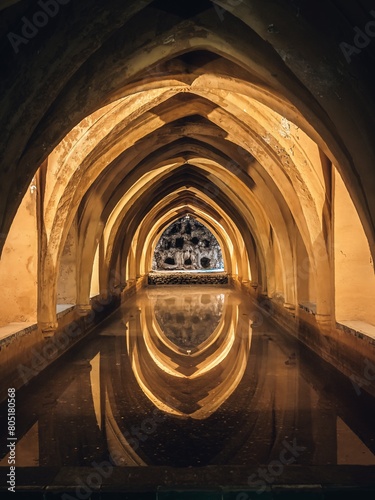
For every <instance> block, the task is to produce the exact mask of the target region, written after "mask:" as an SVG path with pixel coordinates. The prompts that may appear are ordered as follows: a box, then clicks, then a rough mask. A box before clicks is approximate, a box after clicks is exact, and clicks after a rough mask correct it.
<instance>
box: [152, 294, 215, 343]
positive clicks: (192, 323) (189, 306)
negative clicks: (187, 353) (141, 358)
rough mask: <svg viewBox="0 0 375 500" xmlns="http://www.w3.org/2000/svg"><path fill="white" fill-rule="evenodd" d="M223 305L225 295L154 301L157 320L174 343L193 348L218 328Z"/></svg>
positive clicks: (201, 295)
mask: <svg viewBox="0 0 375 500" xmlns="http://www.w3.org/2000/svg"><path fill="white" fill-rule="evenodd" d="M212 298H214V300H212ZM223 302H224V295H223V294H216V295H215V294H214V295H212V296H210V295H208V294H196V293H194V294H186V293H184V294H180V295H178V296H176V297H173V298H168V299H166V298H165V297H163V295H160V296H159V297H157V298H156V300H155V302H154V314H155V319H156V321H157V322H158V324H159V326H160V329H161V330H162V331H163V333H164V335H165V336H166V337H167V338H168V339H169V340H170V341H171V342H173V343H174V344H176V345H177V346H179V347H182V348H184V347H185V348H190V349H192V348H194V347H197V346H198V345H199V344H201V343H202V342H204V341H205V340H206V339H207V338H208V337H209V336H210V335H211V334H212V333H213V331H214V330H215V329H216V328H217V326H218V324H219V321H220V318H221V316H222V313H223Z"/></svg>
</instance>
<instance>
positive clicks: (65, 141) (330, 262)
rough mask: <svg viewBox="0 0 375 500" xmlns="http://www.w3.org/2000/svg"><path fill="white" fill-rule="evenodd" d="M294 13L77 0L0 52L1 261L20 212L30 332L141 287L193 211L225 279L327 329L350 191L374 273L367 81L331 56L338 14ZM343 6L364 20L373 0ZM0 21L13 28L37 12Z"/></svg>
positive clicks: (261, 7)
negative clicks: (29, 280)
mask: <svg viewBox="0 0 375 500" xmlns="http://www.w3.org/2000/svg"><path fill="white" fill-rule="evenodd" d="M9 3H10V2H7V4H9ZM294 4H295V2H288V1H281V2H280V1H271V2H264V1H261V0H256V1H254V0H253V1H250V0H242V1H237V0H236V1H234V0H220V1H219V0H218V1H216V0H215V1H212V2H211V1H208V0H204V1H202V0H201V1H190V2H187V1H181V2H171V1H162V0H155V1H150V0H142V1H139V0H134V1H129V2H126V6H124V2H122V1H120V0H107V1H106V2H96V3H95V6H93V5H92V2H89V1H88V0H87V1H86V0H83V1H80V2H79V3H78V2H74V5H73V3H71V4H69V5H64V6H63V5H62V4H61V5H60V10H59V15H58V16H57V17H56V19H55V20H50V24H48V26H46V28H45V30H44V31H43V30H42V29H41V30H40V33H39V35H38V36H35V38H33V40H30V43H29V42H28V43H27V44H25V45H24V46H20V47H19V51H18V52H17V53H10V52H9V48H10V47H9V45H8V46H2V47H1V48H0V52H1V53H2V54H4V56H6V57H4V60H5V61H7V62H6V63H5V69H6V71H7V73H6V75H7V76H5V77H4V78H3V81H2V84H3V89H2V90H3V91H2V94H1V95H2V101H1V102H2V108H1V109H2V116H1V117H0V126H1V127H2V131H3V141H2V144H1V145H0V147H1V149H0V151H1V154H2V158H3V165H4V168H2V169H1V172H0V186H1V188H0V189H1V196H0V213H1V217H2V219H1V227H2V234H3V238H2V240H1V246H2V248H3V255H4V256H5V258H8V257H6V256H8V255H9V254H10V253H11V251H12V249H13V250H14V245H15V244H13V239H12V238H13V237H14V234H16V233H17V231H18V232H19V231H20V229H17V227H18V228H20V227H21V226H17V224H18V219H17V217H18V216H19V214H20V213H21V212H20V211H22V210H28V209H27V207H28V206H29V204H30V203H31V205H32V206H33V207H34V208H33V210H35V214H34V216H35V218H36V220H37V221H38V222H37V230H36V236H35V240H36V241H34V240H33V245H37V247H38V248H37V250H36V251H35V252H34V254H33V255H32V256H31V257H32V258H34V259H35V260H36V262H37V264H36V267H37V271H36V272H35V276H34V275H33V283H34V288H33V292H32V293H31V296H32V298H33V300H34V299H35V303H30V304H29V306H27V307H26V306H25V313H24V316H25V317H28V319H30V320H33V321H34V320H36V321H37V322H38V324H39V326H40V330H41V331H44V332H54V331H55V330H56V329H57V328H58V319H57V313H56V306H57V305H58V304H70V303H73V305H75V306H77V308H78V309H80V310H81V312H82V311H83V312H84V311H85V310H86V311H88V310H89V309H90V307H91V306H90V304H91V300H92V296H93V295H99V296H100V297H102V298H103V299H106V298H108V297H110V296H112V295H113V294H116V293H121V291H122V290H123V289H124V288H125V289H126V288H129V287H131V286H133V285H134V284H136V283H139V282H140V281H142V280H143V279H144V278H145V276H147V274H148V273H149V272H150V270H151V267H152V256H153V252H154V249H155V245H156V243H157V241H158V239H159V238H160V235H161V234H162V232H163V230H164V229H165V228H166V227H168V225H169V224H171V222H173V221H174V220H176V218H178V217H182V216H184V215H186V214H188V213H190V214H192V215H193V216H194V217H196V218H197V220H199V221H201V222H202V223H203V224H204V225H206V226H207V227H208V228H209V230H210V231H211V232H212V233H213V234H214V235H215V237H216V238H217V240H218V242H219V243H220V245H221V248H222V249H223V257H224V263H225V270H226V272H227V273H228V274H229V275H230V276H231V278H232V279H233V280H234V282H236V283H240V284H242V285H244V286H250V285H251V286H252V287H253V288H254V289H257V293H258V294H260V295H262V296H267V297H268V298H269V299H277V300H278V301H279V303H281V304H285V305H287V306H288V307H289V306H290V307H291V308H294V309H296V308H297V310H298V306H299V305H303V304H309V307H311V310H313V311H314V314H315V315H316V318H317V321H318V323H319V322H320V323H319V324H320V325H321V324H329V325H333V324H335V321H336V317H335V310H336V309H335V308H336V304H335V301H336V299H337V297H336V295H337V292H335V286H336V285H337V280H336V278H335V272H334V263H335V262H336V261H335V258H336V257H337V256H336V253H337V254H338V253H339V252H338V251H337V252H336V253H335V249H334V245H335V241H334V238H335V237H336V236H335V234H336V233H335V227H336V226H335V213H338V212H339V211H340V210H341V213H344V212H343V209H342V206H343V205H344V201H343V200H344V197H347V198H345V200H349V203H350V207H352V205H353V210H352V213H354V214H355V217H357V219H358V220H357V219H355V223H354V222H353V227H354V225H355V234H358V235H361V238H363V239H362V240H361V241H365V242H366V245H365V247H366V248H365V250H363V254H362V253H361V255H360V257H359V254H360V252H359V250H358V253H356V256H355V258H353V261H355V262H357V263H358V262H359V260H361V262H362V263H363V262H365V261H366V265H367V268H368V267H371V266H372V264H371V265H370V266H369V265H368V261H369V260H370V257H371V256H372V257H374V254H375V246H374V241H375V240H374V236H375V231H374V220H375V201H374V196H373V193H374V191H375V177H374V175H373V165H374V162H375V149H374V144H373V141H371V140H370V139H371V134H372V132H373V129H374V116H375V114H374V113H372V111H373V109H374V96H373V93H372V92H371V91H370V90H369V89H371V88H372V85H373V80H371V78H370V77H371V74H370V73H371V69H369V70H368V72H367V74H363V71H362V66H361V65H360V64H357V62H356V61H353V65H352V66H350V67H349V65H348V64H347V63H346V61H345V57H344V55H343V53H342V51H341V50H340V43H339V42H340V41H341V40H342V37H348V36H350V33H351V25H350V23H348V21H347V19H348V15H349V14H348V8H347V7H346V6H341V5H340V6H337V5H336V2H333V1H330V2H323V1H319V2H318V3H316V4H315V6H314V8H312V7H309V6H307V5H305V2H301V5H302V4H303V5H302V7H303V8H302V7H301V9H300V10H298V15H297V14H296V9H295V6H294ZM359 5H361V6H362V8H360V7H359ZM367 7H368V9H367V11H366V8H367ZM24 9H26V10H24ZM349 10H350V16H351V17H350V16H349V18H351V19H353V21H352V22H356V23H358V24H360V23H362V24H364V23H366V19H367V21H368V19H369V18H366V16H365V15H364V12H370V6H367V2H366V1H362V2H360V3H358V6H357V7H354V6H353V7H352V9H349ZM316 12H319V16H317V15H316ZM3 13H4V26H3V29H4V30H5V34H6V33H7V31H6V30H8V31H9V30H11V31H12V32H19V31H20V29H21V26H20V21H19V19H21V18H22V16H20V14H22V15H25V16H29V17H30V16H31V17H32V14H33V9H32V7H28V8H26V7H24V5H23V3H22V2H13V5H12V6H9V7H8V8H5V9H4V11H3ZM369 15H370V14H369ZM337 19H339V23H338V27H337V29H336V30H332V29H330V28H331V27H332V24H331V25H329V22H330V21H332V20H337ZM66 40H69V43H66ZM373 51H374V49H373V47H369V50H368V51H364V52H363V54H361V55H360V56H358V59H359V60H361V61H362V62H363V61H365V62H366V61H367V62H371V61H373V54H374V52H373ZM13 52H14V51H13ZM26 61H27V64H26ZM368 67H371V65H370V64H369V65H368ZM20 68H22V71H21V70H20ZM42 68H43V71H42ZM25 79H26V80H27V82H28V85H27V88H25V83H24V82H25ZM341 181H342V182H343V186H344V188H343V189H342V191H340V190H341V187H340V186H341V184H340V183H341ZM30 183H32V184H31V189H30ZM339 192H340V193H341V194H340V196H341V198H340V203H338V202H336V200H337V199H338V194H337V193H339ZM336 195H337V197H336V198H335V196H336ZM339 205H340V206H339ZM17 210H18V212H17ZM353 217H354V216H353ZM343 218H345V217H343ZM353 220H354V219H353ZM12 231H13V232H12ZM353 231H354V229H353ZM353 234H354V233H353ZM72 249H73V250H72ZM31 253H32V252H31ZM25 260H27V259H26V257H25ZM72 262H73V264H72ZM367 268H366V269H367ZM72 269H73V271H72ZM361 269H362V270H361V273H362V272H363V274H364V275H365V274H366V273H367V271H366V270H365V268H364V267H362V268H361ZM371 271H372V275H371V278H370V280H372V279H373V268H372V267H371ZM335 280H336V281H335ZM35 282H37V286H35ZM67 283H70V285H69V290H70V291H69V294H68V293H67V292H66V290H67ZM323 283H324V286H322V284H323ZM249 284H250V285H249ZM30 286H31V285H30ZM340 286H344V285H342V284H340ZM372 288H374V287H373V282H372V281H371V283H370V284H369V286H368V290H372ZM62 289H64V293H63V292H62ZM93 289H95V291H96V292H95V294H94V293H93ZM374 289H375V288H374ZM368 290H367V292H366V294H365V295H366V296H367V295H368ZM22 293H24V295H26V293H29V295H30V290H28V291H25V292H22V291H20V294H21V295H22ZM335 293H336V295H335ZM345 294H347V289H345ZM68 295H69V298H67V296H68ZM345 300H347V299H345ZM364 300H365V303H366V304H368V297H367V298H366V297H365V299H364ZM366 301H367V302H366ZM31 302H32V301H31ZM36 302H37V304H36ZM366 308H367V306H365V307H364V309H366ZM6 309H7V306H6V305H4V310H6ZM367 309H368V308H367ZM353 314H354V313H353ZM356 314H357V313H356ZM360 315H362V316H361V317H362V318H363V320H366V321H370V320H369V318H370V316H371V314H370V315H369V316H368V315H367V313H366V314H365V313H363V314H362V312H361V314H359V313H358V317H359V316H360ZM10 316H11V314H10ZM13 316H15V315H13ZM365 316H366V318H365ZM371 318H372V319H371ZM371 318H370V319H371V321H372V322H373V321H374V319H373V317H372V316H371ZM15 320H17V318H15V317H13V318H10V317H9V318H8V321H9V322H10V321H15ZM6 322H7V320H4V323H6Z"/></svg>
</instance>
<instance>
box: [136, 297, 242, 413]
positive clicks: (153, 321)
mask: <svg viewBox="0 0 375 500" xmlns="http://www.w3.org/2000/svg"><path fill="white" fill-rule="evenodd" d="M148 295H149V298H150V299H151V303H150V305H149V306H148V307H146V308H143V309H142V312H141V317H140V320H141V329H142V336H139V335H138V336H136V335H134V334H133V335H132V333H131V329H129V330H128V331H127V338H128V345H129V353H130V356H131V359H132V368H133V372H134V375H135V377H136V379H137V381H138V383H139V385H140V387H141V388H142V390H143V391H144V393H145V394H146V396H147V397H148V398H149V399H150V400H151V401H152V402H153V403H154V404H155V405H156V406H157V407H158V408H159V409H162V410H163V411H165V412H167V413H169V414H173V415H178V416H180V417H185V418H187V417H188V416H190V417H192V418H194V419H204V418H206V417H207V416H209V415H210V414H211V413H213V412H214V411H216V410H217V408H219V407H220V405H221V404H222V403H223V402H224V401H225V400H226V399H227V398H228V396H229V395H230V394H231V393H232V392H233V391H234V390H235V388H236V387H237V385H238V383H239V382H240V380H241V378H242V376H243V373H244V370H245V367H246V364H247V357H248V352H249V348H250V339H251V330H250V329H249V324H248V323H247V325H245V324H244V323H240V322H239V320H238V318H239V313H238V307H239V306H238V304H237V303H235V301H232V302H231V303H230V304H227V303H225V302H226V297H227V295H226V294H225V293H224V294H222V295H223V298H222V300H223V302H224V303H225V307H224V308H223V313H222V314H218V318H219V321H217V326H216V327H215V328H212V326H211V330H210V331H211V334H209V335H206V336H205V337H204V338H200V337H199V340H198V341H197V343H196V345H193V344H192V345H188V346H186V345H181V343H179V342H175V341H174V342H173V341H171V340H170V338H168V335H166V333H165V331H163V329H162V328H161V325H160V324H159V322H158V319H157V316H156V314H155V310H156V309H157V307H155V306H156V304H158V302H159V308H160V303H161V301H163V291H161V292H158V291H153V292H149V293H148ZM205 295H207V294H205ZM213 295H214V296H215V297H216V299H217V296H218V293H217V292H215V293H214V294H213ZM194 296H195V297H194V298H193V295H191V296H189V292H188V290H186V294H184V298H181V299H180V304H181V307H188V306H189V304H190V306H191V305H192V303H196V304H200V308H201V310H203V311H204V309H205V308H206V310H207V307H208V305H206V306H203V305H202V300H201V299H202V294H198V296H197V294H194ZM176 300H178V299H176V298H174V297H172V298H170V297H168V298H167V299H166V300H165V305H164V307H165V308H166V309H167V314H170V310H171V302H172V303H173V302H174V303H176ZM203 300H207V299H206V298H205V299H203ZM212 302H214V301H212ZM218 302H219V303H220V301H218ZM216 307H217V309H218V310H220V307H223V303H221V306H219V305H216ZM193 310H194V308H193ZM179 314H181V311H180V312H178V311H175V316H174V313H173V314H172V317H177V318H178V315H179ZM184 321H185V320H184ZM162 323H163V324H166V321H165V319H164V321H163V322H162ZM173 340H175V339H173ZM150 372H152V377H149V376H148V374H149V373H150Z"/></svg>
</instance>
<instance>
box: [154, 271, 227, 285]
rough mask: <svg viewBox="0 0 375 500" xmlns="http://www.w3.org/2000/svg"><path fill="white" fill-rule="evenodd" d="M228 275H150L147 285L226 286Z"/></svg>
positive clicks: (192, 273)
mask: <svg viewBox="0 0 375 500" xmlns="http://www.w3.org/2000/svg"><path fill="white" fill-rule="evenodd" d="M228 283H229V279H228V275H227V274H224V273H208V274H204V273H202V274H201V273H199V274H198V273H194V272H191V273H178V272H173V273H171V272H166V273H150V274H149V275H148V284H149V285H226V284H228Z"/></svg>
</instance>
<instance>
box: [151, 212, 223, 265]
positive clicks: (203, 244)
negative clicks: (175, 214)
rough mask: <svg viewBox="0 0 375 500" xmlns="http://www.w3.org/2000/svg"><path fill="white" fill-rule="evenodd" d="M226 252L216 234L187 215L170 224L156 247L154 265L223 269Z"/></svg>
mask: <svg viewBox="0 0 375 500" xmlns="http://www.w3.org/2000/svg"><path fill="white" fill-rule="evenodd" d="M223 268H224V263H223V256H222V253H221V248H220V245H219V243H218V241H217V239H216V238H215V236H214V235H213V234H212V233H211V232H210V231H209V230H208V229H207V228H206V227H205V226H204V225H203V224H201V223H200V222H198V221H197V220H195V219H194V218H193V217H191V216H189V215H186V216H185V217H182V218H181V219H178V220H177V221H176V222H174V223H173V224H171V226H169V227H168V228H167V229H166V230H165V231H164V232H163V234H162V235H161V237H160V240H159V242H158V244H157V245H156V248H155V253H154V259H153V264H152V269H153V270H154V271H160V270H162V269H176V270H179V269H207V270H210V269H223Z"/></svg>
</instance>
